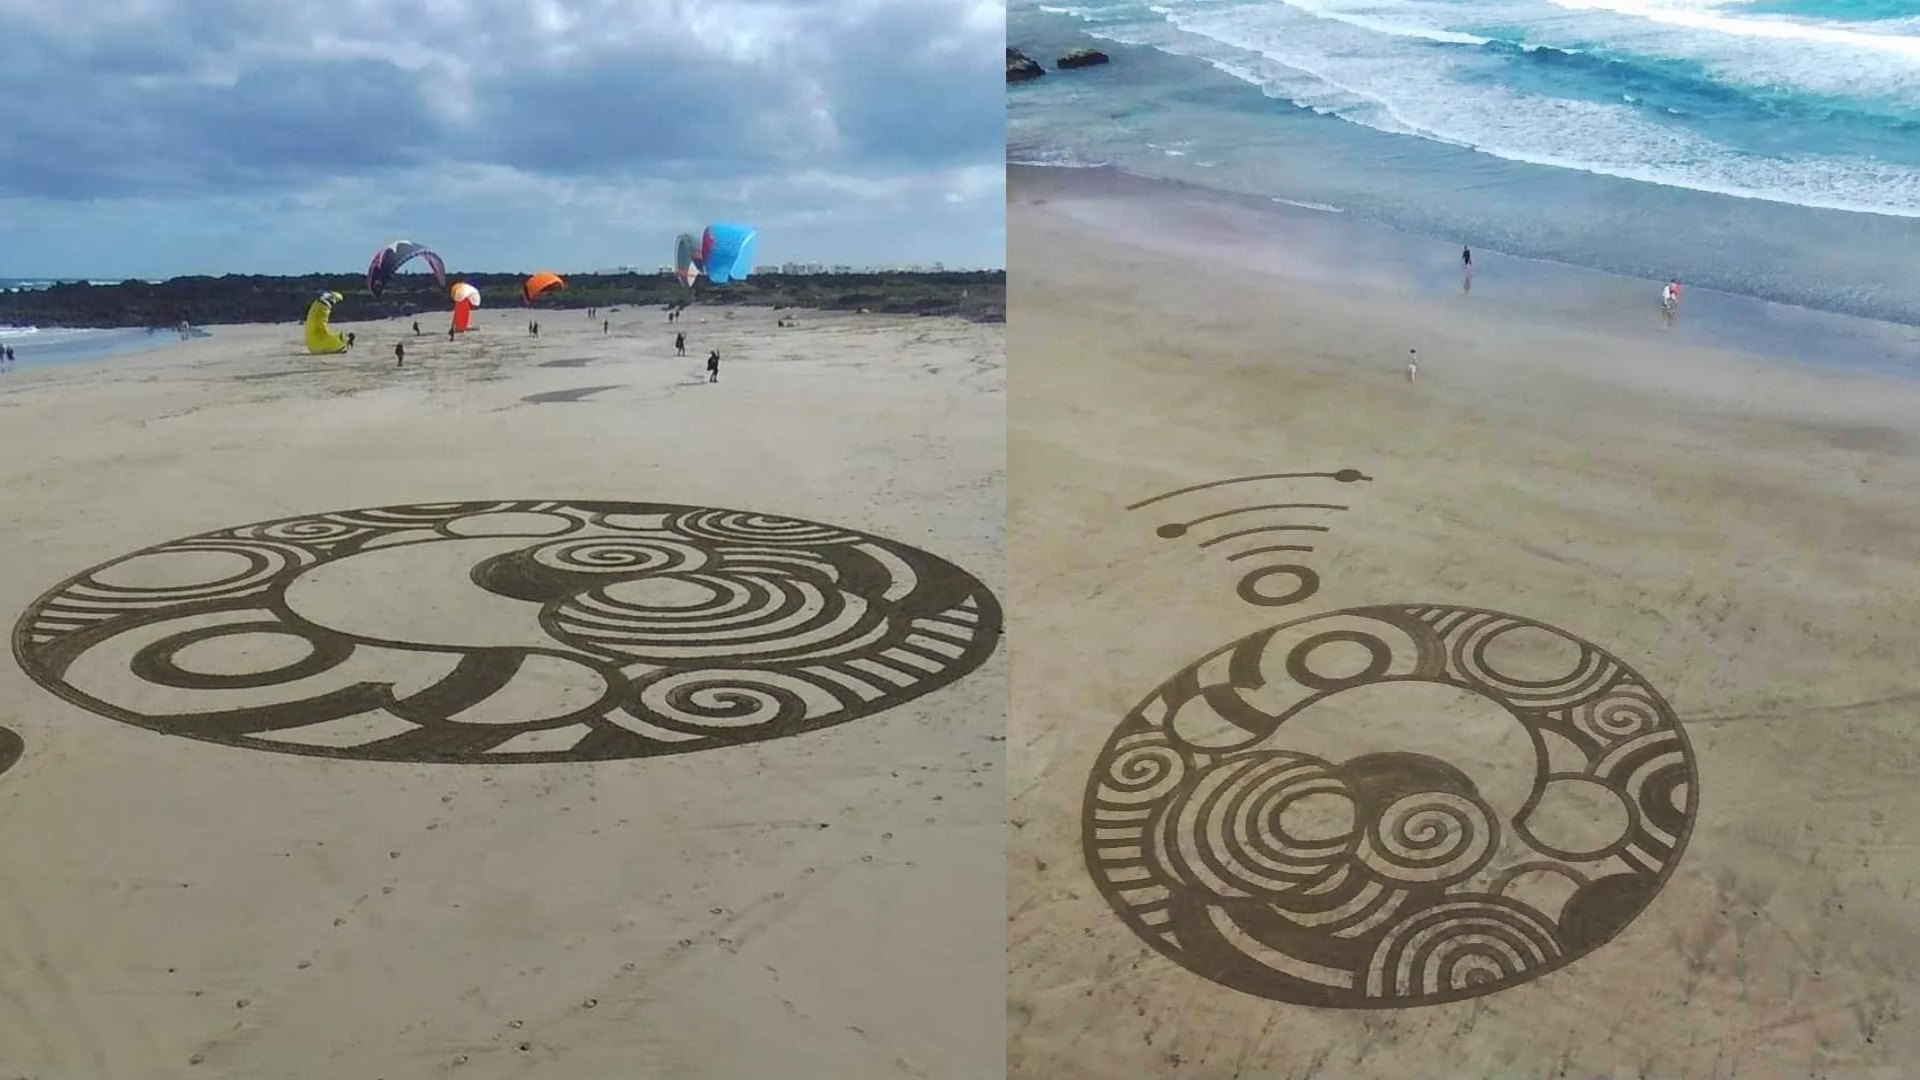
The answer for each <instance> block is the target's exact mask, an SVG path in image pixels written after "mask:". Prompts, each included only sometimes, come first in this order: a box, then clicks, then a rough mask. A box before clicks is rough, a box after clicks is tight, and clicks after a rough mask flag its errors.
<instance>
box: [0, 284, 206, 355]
mask: <svg viewBox="0 0 1920 1080" xmlns="http://www.w3.org/2000/svg"><path fill="white" fill-rule="evenodd" d="M63 280H71V279H63ZM55 284H57V282H56V281H55V280H54V279H52V278H0V292H10V291H15V290H34V289H46V288H51V287H52V286H53V285H55ZM89 284H92V285H117V284H119V282H118V281H92V282H89ZM196 333H198V334H200V335H201V336H204V335H205V332H204V331H196ZM179 340H180V339H179V337H178V336H177V335H175V334H173V333H171V332H168V331H160V332H157V333H148V332H147V331H146V330H145V329H144V328H143V329H116V330H87V329H69V328H65V327H57V326H14V325H12V324H9V323H0V345H8V346H12V348H13V356H14V365H15V367H16V369H25V368H28V367H37V366H42V365H46V364H71V363H77V362H80V361H85V360H104V359H106V358H108V357H111V356H119V355H122V354H124V353H130V352H141V351H144V350H146V349H153V348H160V347H164V346H167V345H173V344H177V343H178V342H179Z"/></svg>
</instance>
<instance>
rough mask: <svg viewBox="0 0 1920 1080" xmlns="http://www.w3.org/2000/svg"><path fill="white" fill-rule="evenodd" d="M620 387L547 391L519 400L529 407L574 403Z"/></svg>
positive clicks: (616, 385)
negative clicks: (591, 395)
mask: <svg viewBox="0 0 1920 1080" xmlns="http://www.w3.org/2000/svg"><path fill="white" fill-rule="evenodd" d="M622 385H624V384H615V385H612V386H576V387H573V388H572V389H570V390H548V391H546V392H544V393H539V394H528V395H527V396H526V397H523V398H521V399H520V400H521V401H524V402H526V403H527V404H529V405H552V404H555V403H562V402H574V401H580V400H583V399H584V398H586V397H587V396H588V395H590V394H597V393H599V392H600V391H602V390H618V389H620V387H621V386H622Z"/></svg>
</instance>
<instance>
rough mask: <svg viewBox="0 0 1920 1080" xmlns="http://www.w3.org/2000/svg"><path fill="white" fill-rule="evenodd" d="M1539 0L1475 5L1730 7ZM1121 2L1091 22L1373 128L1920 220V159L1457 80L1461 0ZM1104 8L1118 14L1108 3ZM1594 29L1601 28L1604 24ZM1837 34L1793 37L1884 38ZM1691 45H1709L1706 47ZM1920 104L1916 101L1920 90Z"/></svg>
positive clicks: (1784, 58)
mask: <svg viewBox="0 0 1920 1080" xmlns="http://www.w3.org/2000/svg"><path fill="white" fill-rule="evenodd" d="M1543 3H1544V0H1494V2H1491V3H1489V4H1487V5H1486V7H1487V8H1488V9H1497V11H1496V10H1489V11H1488V12H1487V13H1485V14H1482V15H1481V16H1480V17H1481V18H1483V19H1487V20H1491V19H1494V18H1496V17H1514V18H1518V17H1520V15H1521V14H1522V13H1525V14H1526V16H1527V17H1528V18H1531V19H1532V20H1533V21H1534V22H1536V23H1541V24H1545V23H1546V22H1547V21H1548V20H1547V19H1545V18H1544V17H1543V12H1545V11H1549V10H1561V9H1563V8H1568V7H1569V6H1579V5H1589V6H1591V7H1592V8H1593V9H1595V10H1602V8H1603V6H1604V8H1605V9H1606V10H1604V11H1602V17H1604V18H1606V19H1609V20H1614V21H1616V22H1617V21H1619V20H1620V19H1622V18H1627V17H1628V16H1626V15H1623V14H1622V13H1621V12H1620V11H1614V10H1611V9H1614V8H1621V9H1628V8H1630V9H1633V11H1634V12H1640V11H1641V10H1642V9H1645V10H1655V9H1657V10H1659V11H1660V12H1663V13H1665V14H1666V15H1667V16H1668V17H1681V18H1687V19H1689V20H1690V21H1692V17H1693V16H1700V17H1701V18H1702V19H1705V20H1708V21H1707V22H1706V23H1705V24H1704V25H1706V26H1709V27H1711V26H1713V25H1717V23H1714V22H1713V21H1712V20H1724V19H1726V18H1727V17H1726V16H1724V15H1715V14H1712V13H1711V12H1710V11H1708V10H1707V7H1706V5H1704V4H1701V3H1697V2H1696V3H1680V2H1678V0H1671V2H1669V3H1657V2H1654V0H1553V3H1554V4H1555V5H1557V6H1555V7H1552V8H1543ZM1128 10H1131V11H1133V12H1134V13H1135V17H1134V21H1133V22H1131V23H1129V22H1124V21H1117V20H1116V21H1112V22H1110V23H1102V24H1100V25H1095V26H1089V27H1088V32H1089V33H1091V34H1093V35H1095V36H1098V37H1103V38H1106V39H1108V40H1128V41H1130V42H1132V43H1135V44H1146V45H1150V46H1153V47H1155V48H1159V49H1161V50H1163V51H1167V52H1172V53H1177V54H1181V55H1186V56H1190V57H1193V58H1196V59H1201V60H1204V61H1206V62H1207V63H1209V64H1212V65H1213V66H1214V67H1215V68H1217V69H1219V70H1221V71H1223V72H1225V73H1227V74H1229V75H1232V76H1233V77H1235V78H1237V79H1240V80H1242V81H1245V82H1249V83H1252V84H1254V85H1257V86H1259V87H1260V88H1261V89H1262V90H1263V91H1264V92H1266V93H1267V94H1269V95H1270V96H1273V97H1276V98H1281V99H1285V100H1288V101H1292V102H1294V103H1296V104H1299V105H1302V106H1304V107H1307V108H1310V109H1313V110H1315V111H1317V112H1321V113H1327V114H1332V115H1337V116H1340V117H1342V118H1344V119H1347V120H1349V121H1352V122H1355V123H1359V124H1363V125H1365V126H1368V127H1371V128H1375V129H1377V130H1380V131H1385V132H1391V133H1396V134H1404V135H1413V136H1418V137H1420V138H1424V139H1429V140H1433V141H1436V142H1442V143H1447V144H1451V145H1455V146H1461V147H1465V148H1469V149H1473V150H1477V151H1480V152H1483V153H1487V154H1490V155H1493V156H1496V157H1500V158H1504V159H1507V160H1511V161H1520V162H1529V163H1533V164H1539V165H1549V166H1555V167H1559V168H1566V169H1577V170H1581V171H1585V172H1591V173H1597V174H1601V175H1607V176H1615V177H1621V178H1625V179H1632V180H1640V181H1647V182H1651V183H1657V184H1665V185H1670V186H1676V187H1685V188H1692V189H1696V190H1701V191H1709V192H1716V193H1720V194H1726V195H1734V196H1740V197H1746V198H1757V199H1768V200H1772V201H1778V202H1788V203H1797V204H1801V205H1805V206H1816V207H1826V208H1831V209H1840V210H1853V211H1864V212H1874V213H1882V214H1891V215H1897V216H1905V217H1920V169H1916V168H1914V167H1912V166H1908V165H1904V164H1900V163H1898V162H1890V161H1885V160H1881V159H1878V158H1875V157H1872V156H1866V155H1862V156H1855V157H1848V156H1839V155H1834V156H1819V155H1811V154H1801V155H1797V156H1774V155H1768V154H1763V153H1757V152H1753V151H1750V150H1746V149H1742V148H1741V147H1738V146H1734V145H1728V144H1723V143H1721V142H1718V141H1716V140H1714V139H1712V138H1710V137H1708V136H1706V135H1704V134H1701V133H1700V132H1699V131H1696V130H1693V129H1691V128H1688V127H1685V126H1681V125H1679V124H1676V123H1670V122H1663V121H1660V120H1658V119H1655V118H1654V117H1650V116H1648V115H1646V114H1644V113H1643V112H1642V111H1641V107H1639V103H1635V102H1619V101H1583V100H1575V99H1571V98H1561V97H1548V96H1544V95H1540V94H1529V93H1526V92H1524V91H1521V90H1516V89H1513V88H1510V87H1508V86H1503V85H1499V84H1498V83H1496V82H1492V81H1489V80H1486V79H1477V80H1468V79H1464V78H1461V77H1460V75H1461V73H1462V71H1463V70H1464V68H1463V67H1462V66H1463V65H1467V64H1470V63H1478V62H1481V57H1479V56H1478V55H1477V54H1476V53H1475V52H1474V51H1473V50H1461V51H1454V50H1447V49H1435V48H1434V45H1435V44H1436V43H1444V44H1468V43H1471V41H1476V40H1478V41H1484V40H1486V39H1484V38H1480V37H1479V36H1478V35H1467V34H1459V33H1456V32H1452V31H1446V30H1444V29H1442V28H1439V27H1438V24H1437V23H1436V21H1435V20H1436V19H1438V18H1439V17H1440V16H1441V15H1442V14H1444V12H1446V11H1451V12H1453V13H1454V17H1458V12H1459V10H1460V9H1459V8H1458V7H1456V6H1453V5H1439V4H1435V3H1433V2H1432V0H1374V2H1372V3H1366V4H1362V3H1360V2H1358V0H1285V3H1283V4H1272V3H1247V2H1244V0H1226V2H1223V0H1166V2H1162V3H1157V4H1155V5H1153V8H1152V10H1151V11H1143V10H1142V9H1141V8H1140V7H1132V6H1129V7H1128ZM1105 14H1107V15H1111V14H1113V9H1111V8H1110V9H1108V10H1107V11H1106V13H1105ZM1632 17H1633V18H1635V19H1638V18H1639V15H1637V14H1636V15H1633V16H1632ZM1561 19H1562V21H1563V22H1565V21H1567V20H1574V21H1578V20H1579V16H1575V15H1570V14H1567V13H1566V12H1565V11H1563V12H1562V15H1561ZM1735 21H1753V20H1735ZM1649 25H1655V24H1652V23H1648V22H1644V21H1642V22H1638V23H1636V26H1637V28H1638V29H1637V31H1634V30H1631V29H1630V30H1622V31H1618V32H1619V33H1629V32H1639V33H1645V32H1647V27H1648V26H1649ZM1589 29H1590V30H1594V31H1595V32H1596V33H1598V32H1599V31H1600V30H1601V29H1602V28H1599V27H1589ZM1683 29H1684V28H1683ZM1564 32H1566V33H1573V32H1575V31H1574V30H1573V29H1567V30H1565V31H1564ZM1835 33H1836V34H1838V35H1840V36H1838V37H1831V36H1828V37H1819V38H1815V39H1803V40H1800V41H1799V44H1798V45H1796V46H1795V47H1796V48H1798V49H1806V48H1809V47H1812V44H1817V43H1818V42H1828V43H1829V44H1831V43H1833V42H1836V41H1837V42H1841V43H1850V42H1852V41H1853V39H1854V38H1856V37H1860V36H1867V37H1879V36H1881V35H1871V34H1867V35H1861V34H1858V33H1855V32H1843V31H1835ZM1669 36H1671V34H1670V35H1669ZM1597 39H1598V40H1606V38H1605V37H1604V36H1601V37H1598V38H1597ZM1742 40H1747V41H1749V43H1750V42H1751V40H1752V39H1751V38H1748V39H1742ZM1669 44H1671V42H1669ZM1736 44H1737V43H1736ZM1693 47H1694V51H1695V53H1696V55H1698V56H1700V57H1702V58H1704V57H1705V56H1706V55H1707V54H1708V53H1710V52H1711V50H1710V49H1707V48H1705V47H1700V46H1698V45H1697V44H1696V45H1695V46H1693ZM1718 47H1719V48H1720V49H1721V50H1722V51H1723V52H1727V53H1729V54H1731V53H1734V52H1738V51H1739V50H1738V49H1737V48H1736V47H1735V46H1734V45H1728V44H1725V43H1722V44H1720V45H1719V46H1718ZM1904 48H1905V46H1899V47H1897V48H1895V49H1894V50H1892V51H1891V52H1890V53H1889V55H1892V56H1894V57H1895V58H1896V61H1895V62H1897V63H1899V64H1900V65H1902V66H1905V65H1906V63H1907V62H1906V60H1905V53H1904V52H1903V51H1901V50H1903V49H1904ZM1753 51H1754V50H1752V49H1748V50H1747V53H1748V54H1749V55H1747V57H1746V59H1745V61H1744V62H1745V63H1746V64H1747V65H1748V68H1749V70H1758V67H1757V66H1756V65H1758V66H1764V64H1763V61H1766V62H1772V61H1778V62H1779V63H1789V62H1790V63H1795V64H1799V65H1801V66H1803V67H1804V66H1806V61H1805V59H1804V58H1795V57H1793V55H1792V50H1790V49H1781V50H1775V51H1774V54H1773V56H1772V60H1771V61H1767V58H1766V57H1761V58H1760V59H1756V58H1755V57H1754V56H1753V55H1751V54H1752V53H1753ZM1703 62H1705V61H1704V59H1703ZM1915 85H1920V84H1915V83H1912V82H1911V80H1910V82H1909V90H1908V92H1909V94H1910V95H1912V96H1915V97H1920V94H1917V93H1916V92H1915V91H1914V90H1913V86H1915ZM1914 105H1915V108H1916V109H1920V100H1916V101H1915V102H1914ZM1670 115H1678V113H1670Z"/></svg>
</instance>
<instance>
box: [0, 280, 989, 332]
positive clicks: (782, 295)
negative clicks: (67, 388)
mask: <svg viewBox="0 0 1920 1080" xmlns="http://www.w3.org/2000/svg"><path fill="white" fill-rule="evenodd" d="M448 277H449V278H450V279H451V278H458V279H460V280H462V281H466V282H470V283H471V284H473V285H475V286H477V287H478V288H479V289H480V291H481V292H482V293H484V294H486V296H487V297H488V300H489V302H490V303H491V302H493V298H495V297H501V298H506V297H516V296H518V295H519V292H520V285H521V283H522V282H523V281H525V280H526V278H525V275H524V274H519V273H514V274H501V273H490V274H482V273H470V272H460V273H452V274H449V275H448ZM322 289H331V290H335V291H337V292H340V293H343V294H345V296H346V299H345V300H342V301H341V302H340V303H339V304H337V305H335V307H334V309H333V324H334V325H335V326H340V325H342V324H346V323H356V322H364V321H367V320H371V319H392V318H418V319H420V320H421V322H422V323H423V324H425V323H427V322H428V321H429V320H432V319H436V318H441V317H444V316H445V315H446V312H447V294H446V291H445V290H443V289H441V288H439V287H438V286H436V285H435V284H434V283H433V278H432V277H431V276H429V275H427V274H401V275H399V276H398V277H396V278H394V279H393V282H392V284H390V285H388V286H387V289H386V291H385V292H384V293H382V294H381V295H380V296H379V297H378V298H375V297H372V296H368V295H367V279H366V277H365V276H363V275H361V274H357V273H347V274H306V275H302V276H300V277H255V276H245V275H231V276H227V277H217V278H215V277H182V278H173V279H171V280H169V281H164V282H161V283H159V284H157V285H155V284H148V283H147V282H144V281H125V282H122V283H120V284H118V285H88V284H86V283H85V282H74V283H71V284H62V285H54V286H52V287H51V288H46V289H39V290H34V291H30V292H29V291H18V292H13V291H6V290H0V326H4V325H7V324H16V325H20V326H67V327H78V326H91V327H142V326H152V327H160V328H165V329H169V330H170V329H171V328H172V327H174V326H176V325H178V324H179V323H180V322H181V321H182V320H185V321H187V322H189V323H192V324H193V325H195V326H203V325H208V326H211V325H218V324H231V323H255V322H284V323H293V324H296V325H297V324H298V323H299V322H300V321H301V320H302V319H304V318H306V314H307V305H308V304H309V303H311V302H312V300H313V297H314V294H315V293H317V292H319V291H320V290H322ZM1006 298H1007V275H1006V271H1004V270H992V271H961V270H942V271H934V272H930V273H926V272H913V271H884V272H881V271H876V272H871V273H854V274H792V275H788V274H780V273H776V272H773V271H771V270H763V271H760V272H757V273H755V274H754V275H753V277H751V278H749V279H748V280H746V281H736V282H734V283H732V284H730V285H718V286H715V285H709V284H708V282H707V281H705V280H704V279H702V280H701V281H700V282H699V284H698V285H696V286H695V287H694V288H693V289H688V288H687V287H686V286H684V285H682V284H680V283H679V282H678V281H676V280H675V279H674V278H673V277H672V276H671V275H668V274H659V273H649V274H632V273H621V274H582V273H574V274H568V275H567V291H566V292H565V293H564V294H559V295H556V294H553V293H549V294H548V295H547V296H545V297H542V298H541V300H540V303H539V304H538V305H537V309H538V310H555V309H579V308H585V307H600V308H607V309H609V310H611V311H618V310H619V305H622V304H640V305H679V306H684V305H686V304H688V303H692V304H695V305H696V306H701V307H705V306H708V305H712V306H721V305H735V304H739V305H754V306H764V307H773V306H780V307H787V308H812V309H816V310H826V311H852V310H854V309H855V308H859V307H871V308H873V309H874V310H876V311H884V312H887V313H889V314H900V315H956V316H959V317H961V318H966V319H973V320H976V321H982V322H1000V321H1001V320H1003V319H1004V318H1005V317H1006ZM513 303H514V302H513V301H512V300H510V299H502V300H501V301H500V306H502V307H507V306H511V305H513ZM482 310H487V309H482ZM439 329H440V331H441V332H443V333H444V332H445V329H446V328H445V325H444V324H441V326H440V328H439Z"/></svg>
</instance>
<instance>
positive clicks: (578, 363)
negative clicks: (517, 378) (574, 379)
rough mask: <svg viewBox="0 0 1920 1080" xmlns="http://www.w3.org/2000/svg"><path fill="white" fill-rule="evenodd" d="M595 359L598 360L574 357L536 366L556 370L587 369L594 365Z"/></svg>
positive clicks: (547, 361)
mask: <svg viewBox="0 0 1920 1080" xmlns="http://www.w3.org/2000/svg"><path fill="white" fill-rule="evenodd" d="M595 359H596V358H595V357H591V356H574V357H568V358H567V359H564V360H545V361H542V362H541V363H539V364H537V365H535V366H537V367H556V368H580V367H586V366H587V365H588V364H591V363H593V362H594V360H595Z"/></svg>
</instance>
